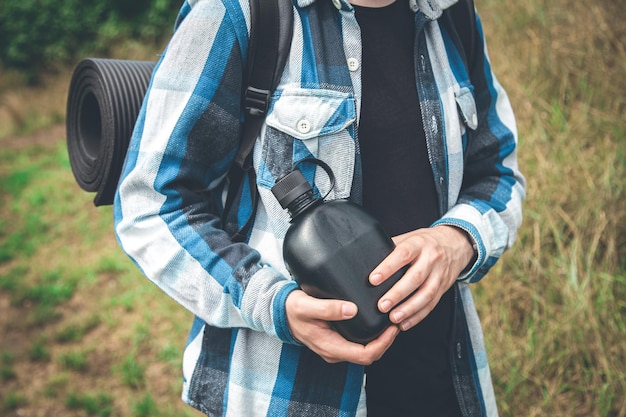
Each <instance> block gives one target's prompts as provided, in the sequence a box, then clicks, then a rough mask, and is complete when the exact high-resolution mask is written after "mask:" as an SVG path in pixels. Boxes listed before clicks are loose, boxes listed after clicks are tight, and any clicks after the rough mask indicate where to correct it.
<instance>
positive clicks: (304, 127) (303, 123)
mask: <svg viewBox="0 0 626 417" xmlns="http://www.w3.org/2000/svg"><path fill="white" fill-rule="evenodd" d="M297 129H298V132H300V133H309V131H310V130H311V123H310V122H309V121H308V120H307V119H302V120H300V121H299V122H298V126H297Z"/></svg>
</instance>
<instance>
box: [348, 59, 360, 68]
mask: <svg viewBox="0 0 626 417" xmlns="http://www.w3.org/2000/svg"><path fill="white" fill-rule="evenodd" d="M359 66H360V64H359V60H358V59H356V58H348V69H349V70H350V71H356V70H358V69H359Z"/></svg>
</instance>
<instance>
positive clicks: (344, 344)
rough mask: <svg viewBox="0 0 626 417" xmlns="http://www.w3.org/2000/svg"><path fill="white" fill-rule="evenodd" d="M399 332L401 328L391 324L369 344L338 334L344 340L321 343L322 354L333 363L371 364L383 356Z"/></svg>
mask: <svg viewBox="0 0 626 417" xmlns="http://www.w3.org/2000/svg"><path fill="white" fill-rule="evenodd" d="M399 333H400V329H399V328H398V327H397V326H389V327H388V328H387V329H385V331H384V332H383V333H382V334H381V335H380V336H378V337H377V338H376V339H374V340H373V341H371V342H369V343H368V344H367V345H361V344H359V343H353V342H349V341H347V340H345V339H343V338H341V336H339V335H338V336H339V337H340V338H341V339H342V341H337V343H336V344H334V343H330V340H328V342H327V341H323V342H322V343H321V345H322V346H320V351H321V352H323V355H321V356H322V357H323V358H324V359H325V360H326V361H328V362H331V363H334V362H351V363H355V364H358V365H365V366H367V365H371V364H372V363H374V362H375V361H377V360H379V359H380V358H381V357H382V356H383V354H384V353H385V352H386V351H387V349H389V347H390V346H391V345H392V343H393V341H394V340H395V338H396V336H397V335H398V334H399ZM318 353H319V352H318ZM329 359H330V360H329Z"/></svg>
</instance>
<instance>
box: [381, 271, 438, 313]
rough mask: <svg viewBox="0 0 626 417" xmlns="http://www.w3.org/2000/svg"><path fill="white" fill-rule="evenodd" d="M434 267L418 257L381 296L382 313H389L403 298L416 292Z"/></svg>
mask: <svg viewBox="0 0 626 417" xmlns="http://www.w3.org/2000/svg"><path fill="white" fill-rule="evenodd" d="M432 268H433V266H432V264H430V263H428V262H426V261H425V260H423V259H418V260H417V262H416V263H415V264H413V265H411V267H409V268H408V269H407V271H406V273H405V274H404V276H403V277H402V278H401V279H400V280H399V281H398V282H396V283H395V284H394V285H393V286H392V287H391V288H390V289H389V291H387V292H386V293H385V294H384V295H383V296H382V297H380V299H379V300H378V309H379V310H380V311H381V312H382V313H387V312H389V311H391V309H392V308H394V307H396V306H397V305H398V304H399V303H400V302H402V300H405V299H406V298H407V297H409V296H410V295H411V294H413V293H415V292H416V291H417V290H418V289H419V288H420V287H421V286H422V285H423V284H424V282H425V281H426V280H427V278H428V277H429V276H430V275H431V274H432V272H433V271H432Z"/></svg>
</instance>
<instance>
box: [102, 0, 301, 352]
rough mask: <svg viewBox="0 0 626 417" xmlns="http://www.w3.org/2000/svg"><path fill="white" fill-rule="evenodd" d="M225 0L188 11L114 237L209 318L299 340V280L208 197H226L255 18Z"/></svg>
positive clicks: (160, 82)
mask: <svg viewBox="0 0 626 417" xmlns="http://www.w3.org/2000/svg"><path fill="white" fill-rule="evenodd" d="M225 4H229V5H231V6H229V7H232V4H236V2H231V3H227V2H221V1H215V0H206V1H197V2H193V5H190V3H187V2H185V4H184V5H183V7H182V9H181V12H180V15H179V17H178V19H177V22H176V28H175V31H174V34H173V36H172V39H171V40H170V42H169V44H168V46H167V48H166V51H165V52H164V54H163V55H162V56H161V58H160V60H159V62H158V64H157V66H156V68H155V72H154V74H153V77H152V80H151V83H150V86H149V89H148V93H147V95H146V97H145V99H144V103H143V106H142V109H141V111H140V114H139V117H138V120H137V122H136V126H135V131H134V133H133V137H132V139H131V143H130V145H129V150H128V153H127V157H126V162H125V167H124V171H123V173H122V178H121V180H120V185H119V187H118V193H117V195H116V199H115V203H114V218H115V231H116V236H117V238H118V241H119V243H120V246H121V247H122V248H123V250H124V251H125V252H126V253H127V254H128V255H129V257H130V258H131V259H132V260H133V261H134V262H135V263H136V264H137V266H138V267H139V268H140V269H141V271H142V272H143V273H144V274H145V275H146V277H147V278H148V279H150V280H151V281H153V282H154V283H155V284H157V285H158V286H159V287H160V288H161V289H162V290H163V291H165V292H166V293H167V294H168V295H169V296H171V297H172V298H173V299H175V300H176V301H177V302H179V303H180V304H182V305H183V306H184V307H185V308H187V309H188V310H189V311H191V312H192V313H193V314H195V315H196V316H197V317H199V318H201V319H202V320H204V321H205V322H206V323H208V324H210V325H213V326H217V327H246V328H250V329H254V330H258V331H263V332H266V333H268V334H271V335H274V336H276V337H278V338H280V339H281V340H283V341H286V342H294V341H293V338H292V336H291V334H290V332H289V328H288V326H287V321H286V317H285V311H284V304H285V299H286V297H287V295H288V294H289V293H290V292H291V291H292V290H294V289H295V288H296V287H297V286H296V284H295V282H293V281H292V280H291V279H289V278H287V277H285V276H283V275H281V274H280V273H279V272H278V271H276V270H274V269H273V268H271V267H269V266H267V265H264V264H262V263H261V261H260V256H259V253H258V252H257V251H255V250H253V249H252V248H251V247H250V246H248V245H247V244H244V243H233V242H232V240H231V238H230V236H229V235H228V234H227V233H226V232H225V231H224V230H223V229H222V224H221V220H220V217H219V216H218V215H217V214H216V212H215V210H214V209H213V208H212V205H211V200H212V199H211V198H209V197H208V195H210V194H211V195H213V196H215V195H216V194H217V195H220V196H221V192H222V191H223V188H224V183H225V181H224V179H225V177H226V174H227V172H228V169H229V168H230V165H231V164H232V161H233V159H234V156H235V153H236V150H237V147H238V145H239V136H240V130H241V116H240V114H241V108H240V106H241V104H240V97H241V83H242V81H241V80H242V68H243V66H242V62H243V59H244V58H245V50H246V49H245V48H246V47H247V39H248V37H247V36H248V33H247V27H248V25H247V22H246V19H247V17H246V13H245V12H244V10H243V9H242V8H241V7H239V8H235V7H232V10H231V9H230V8H229V9H228V10H227V9H226V6H225ZM242 4H244V3H242ZM245 4H247V2H246V3H245Z"/></svg>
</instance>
